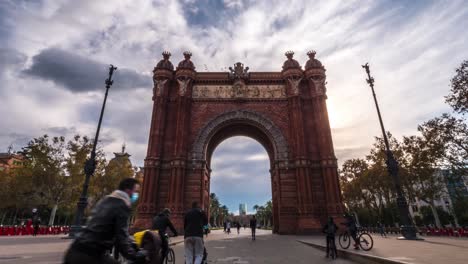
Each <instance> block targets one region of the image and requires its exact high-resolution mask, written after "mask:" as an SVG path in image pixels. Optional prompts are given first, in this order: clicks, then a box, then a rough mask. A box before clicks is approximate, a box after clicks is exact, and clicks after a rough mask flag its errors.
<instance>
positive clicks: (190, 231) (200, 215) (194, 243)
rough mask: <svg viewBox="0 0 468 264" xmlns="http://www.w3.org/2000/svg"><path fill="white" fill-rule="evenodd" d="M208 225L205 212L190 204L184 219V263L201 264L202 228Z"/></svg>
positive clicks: (194, 203) (202, 251) (202, 248)
mask: <svg viewBox="0 0 468 264" xmlns="http://www.w3.org/2000/svg"><path fill="white" fill-rule="evenodd" d="M205 225H208V218H207V216H206V214H205V212H204V211H203V210H202V209H200V208H199V207H198V203H197V202H193V203H192V209H191V210H190V211H188V212H187V213H186V214H185V217H184V231H185V234H184V239H185V240H184V247H185V263H186V264H201V263H202V260H203V253H204V245H203V233H204V232H203V226H205Z"/></svg>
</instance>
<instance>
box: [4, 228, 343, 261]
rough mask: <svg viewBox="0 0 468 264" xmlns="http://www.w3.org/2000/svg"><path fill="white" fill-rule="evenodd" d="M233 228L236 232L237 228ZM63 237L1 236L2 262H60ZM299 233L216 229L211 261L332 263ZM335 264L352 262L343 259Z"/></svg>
mask: <svg viewBox="0 0 468 264" xmlns="http://www.w3.org/2000/svg"><path fill="white" fill-rule="evenodd" d="M233 231H235V230H234V229H233ZM61 237H62V236H42V237H1V238H0V263H6V264H13V263H14V264H29V263H36V264H58V263H62V262H61V261H62V257H63V254H64V252H65V250H66V249H67V248H68V245H69V244H70V243H71V241H70V240H67V239H62V238H61ZM297 238H298V237H295V236H277V235H272V234H271V231H264V230H259V231H258V236H257V240H256V241H252V240H251V239H250V229H245V230H244V229H241V233H240V234H239V235H238V234H237V232H234V233H231V234H230V235H227V234H224V233H223V231H222V230H217V231H213V232H212V233H211V234H210V235H209V236H208V239H206V248H207V251H208V262H209V263H222V264H231V263H232V264H249V263H271V264H275V263H294V264H302V263H304V264H305V263H317V264H320V263H329V262H331V260H329V259H326V258H325V257H324V252H322V251H320V250H318V249H315V248H312V247H310V246H307V245H304V244H302V243H299V242H297ZM182 240H183V238H182V237H176V238H173V239H172V241H171V242H176V243H179V244H177V245H175V246H174V250H175V253H176V263H181V264H182V263H184V259H183V258H184V251H183V243H180V242H181V241H182ZM333 263H334V264H351V263H352V262H350V261H347V260H343V259H339V260H336V261H334V262H333Z"/></svg>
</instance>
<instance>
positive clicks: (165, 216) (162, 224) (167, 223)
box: [151, 208, 177, 263]
mask: <svg viewBox="0 0 468 264" xmlns="http://www.w3.org/2000/svg"><path fill="white" fill-rule="evenodd" d="M170 216H171V210H169V208H165V209H164V210H163V211H162V212H161V213H159V214H158V215H157V216H156V217H154V218H153V225H152V226H151V229H153V230H155V229H157V230H158V232H159V236H160V238H161V251H162V256H163V258H161V263H164V259H165V258H166V255H167V251H168V250H169V241H168V239H167V237H166V229H167V228H168V227H169V229H171V231H172V233H173V234H174V236H175V237H176V236H177V230H176V229H175V228H174V225H173V224H172V222H171V220H170V219H169V218H170Z"/></svg>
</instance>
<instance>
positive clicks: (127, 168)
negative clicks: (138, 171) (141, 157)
mask: <svg viewBox="0 0 468 264" xmlns="http://www.w3.org/2000/svg"><path fill="white" fill-rule="evenodd" d="M102 159H103V158H102ZM101 164H105V162H102V163H101ZM97 172H98V173H95V176H94V177H93V180H92V184H93V186H92V199H91V202H92V204H95V203H96V202H98V201H99V200H101V199H102V198H103V197H104V196H106V195H108V194H110V193H111V192H112V191H114V190H115V189H116V188H117V185H118V184H119V182H120V181H121V180H123V179H125V178H130V177H133V176H134V174H135V172H134V170H133V166H132V163H131V162H130V159H129V157H128V155H119V156H117V157H115V158H113V159H112V160H110V161H109V163H108V164H107V166H105V168H104V167H99V169H98V170H97ZM90 208H91V207H90Z"/></svg>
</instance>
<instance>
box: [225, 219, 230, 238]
mask: <svg viewBox="0 0 468 264" xmlns="http://www.w3.org/2000/svg"><path fill="white" fill-rule="evenodd" d="M226 230H227V233H228V235H229V234H231V222H230V221H227V223H226Z"/></svg>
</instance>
